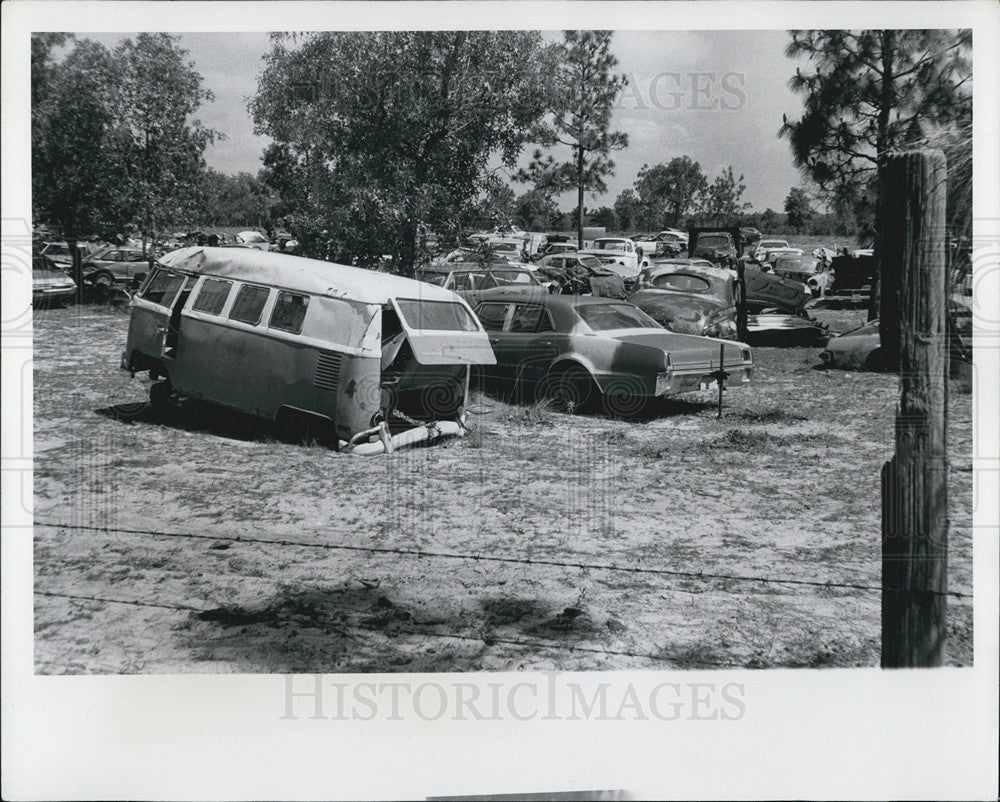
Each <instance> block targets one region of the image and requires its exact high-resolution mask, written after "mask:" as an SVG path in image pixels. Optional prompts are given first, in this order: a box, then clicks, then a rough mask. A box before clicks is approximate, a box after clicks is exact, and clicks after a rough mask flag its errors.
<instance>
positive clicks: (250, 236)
mask: <svg viewBox="0 0 1000 802" xmlns="http://www.w3.org/2000/svg"><path fill="white" fill-rule="evenodd" d="M239 237H240V239H242V240H243V241H244V242H267V239H266V238H265V237H264V235H263V234H258V233H257V232H256V231H244V232H243V233H242V234H240V235H239Z"/></svg>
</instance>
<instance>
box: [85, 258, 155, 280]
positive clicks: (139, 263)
mask: <svg viewBox="0 0 1000 802" xmlns="http://www.w3.org/2000/svg"><path fill="white" fill-rule="evenodd" d="M148 272H149V257H147V256H146V255H145V254H143V252H142V249H141V248H104V249H102V250H100V251H97V252H96V253H95V254H93V255H92V256H91V257H89V258H88V259H86V260H85V261H84V263H83V278H84V280H85V281H88V282H90V283H91V284H94V285H95V286H99V287H100V286H103V287H110V286H112V285H113V284H115V283H131V282H134V281H136V280H141V279H142V278H144V277H145V275H146V274H147V273H148Z"/></svg>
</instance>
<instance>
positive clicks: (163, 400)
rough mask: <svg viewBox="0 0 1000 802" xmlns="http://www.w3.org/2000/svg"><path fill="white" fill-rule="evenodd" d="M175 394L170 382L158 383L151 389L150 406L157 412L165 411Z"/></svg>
mask: <svg viewBox="0 0 1000 802" xmlns="http://www.w3.org/2000/svg"><path fill="white" fill-rule="evenodd" d="M173 392H174V388H173V385H171V384H170V382H157V383H156V384H154V385H153V386H152V387H150V388H149V403H150V405H151V406H152V407H153V409H156V410H160V409H163V408H164V407H165V406H166V405H167V401H168V400H169V398H170V396H171V394H172V393H173Z"/></svg>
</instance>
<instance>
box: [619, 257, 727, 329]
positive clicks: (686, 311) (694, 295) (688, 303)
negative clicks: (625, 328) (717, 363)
mask: <svg viewBox="0 0 1000 802" xmlns="http://www.w3.org/2000/svg"><path fill="white" fill-rule="evenodd" d="M649 272H650V275H649V276H648V277H647V279H646V281H645V282H644V283H643V285H642V289H640V290H638V291H637V292H635V293H633V294H632V295H630V296H629V298H628V301H629V303H633V304H635V305H636V306H638V307H639V308H640V309H641V310H642V311H643V312H645V313H646V314H647V315H649V316H650V317H651V318H653V320H655V321H656V322H657V323H659V324H660V325H661V326H663V327H664V328H666V329H669V330H670V331H675V332H678V333H681V334H699V335H703V336H707V337H722V338H725V339H727V340H735V339H736V288H735V281H736V280H735V279H734V278H733V274H732V272H731V271H729V270H724V269H722V268H718V267H713V266H708V267H706V266H704V265H692V264H688V263H685V262H682V261H680V260H678V262H677V263H674V264H663V265H661V266H660V267H659V269H656V268H651V269H650V271H649Z"/></svg>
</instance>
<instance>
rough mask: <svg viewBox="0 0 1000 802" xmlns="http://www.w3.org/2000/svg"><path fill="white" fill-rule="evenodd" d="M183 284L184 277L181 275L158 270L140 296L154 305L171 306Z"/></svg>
mask: <svg viewBox="0 0 1000 802" xmlns="http://www.w3.org/2000/svg"><path fill="white" fill-rule="evenodd" d="M183 283H184V276H182V275H181V274H180V273H170V272H168V271H166V270H157V271H156V272H155V273H153V277H152V279H151V280H150V282H149V284H147V285H146V288H145V289H144V290H143V291H142V293H141V294H140V295H141V297H142V298H143V299H144V300H147V301H149V302H150V303H152V304H159V305H160V306H170V304H171V303H172V302H173V300H174V297H175V296H176V295H177V290H179V289H180V288H181V284H183Z"/></svg>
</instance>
